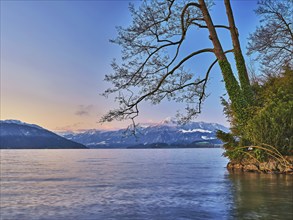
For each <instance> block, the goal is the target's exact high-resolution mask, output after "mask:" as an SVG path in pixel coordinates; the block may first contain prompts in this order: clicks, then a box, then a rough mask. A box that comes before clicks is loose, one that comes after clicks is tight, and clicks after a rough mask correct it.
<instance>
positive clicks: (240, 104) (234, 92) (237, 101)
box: [199, 0, 248, 126]
mask: <svg viewBox="0 0 293 220" xmlns="http://www.w3.org/2000/svg"><path fill="white" fill-rule="evenodd" d="M199 3H200V9H201V11H202V14H203V18H204V21H205V23H206V25H207V27H208V30H209V33H210V39H211V41H212V43H213V45H214V53H215V55H216V57H217V59H218V63H219V65H220V68H221V71H222V74H223V78H224V82H225V87H226V90H227V93H228V95H229V98H230V100H231V107H232V110H233V112H234V113H235V116H236V118H235V119H236V120H237V123H238V124H239V125H240V126H241V125H242V124H243V123H244V122H245V121H246V119H247V113H246V111H245V110H246V107H247V104H248V103H247V101H246V99H245V97H244V94H243V91H242V89H241V87H240V85H239V84H238V81H237V80H236V78H235V76H234V74H233V71H232V68H231V65H230V63H229V61H228V59H227V57H226V55H225V53H224V51H223V48H222V45H221V43H220V41H219V38H218V35H217V32H216V29H215V27H214V24H213V21H212V19H211V16H210V14H209V11H208V9H207V7H206V4H205V2H204V0H199ZM240 52H241V51H240Z"/></svg>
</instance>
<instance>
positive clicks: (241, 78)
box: [224, 0, 253, 103]
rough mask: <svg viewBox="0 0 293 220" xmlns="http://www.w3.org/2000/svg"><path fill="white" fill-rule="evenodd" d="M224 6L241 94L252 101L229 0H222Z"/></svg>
mask: <svg viewBox="0 0 293 220" xmlns="http://www.w3.org/2000/svg"><path fill="white" fill-rule="evenodd" d="M224 2H225V7H226V13H227V17H228V21H229V28H230V34H231V38H232V43H233V50H234V57H235V61H236V67H237V71H238V77H239V81H240V85H241V89H242V91H243V95H244V97H245V99H246V101H247V102H248V103H251V102H252V99H253V93H252V89H251V86H250V82H249V77H248V73H247V69H246V65H245V60H244V57H243V55H242V51H241V47H240V43H239V33H238V30H237V28H236V26H235V21H234V16H233V11H232V9H231V4H230V0H224Z"/></svg>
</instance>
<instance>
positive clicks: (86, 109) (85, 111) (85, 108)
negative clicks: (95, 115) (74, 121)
mask: <svg viewBox="0 0 293 220" xmlns="http://www.w3.org/2000/svg"><path fill="white" fill-rule="evenodd" d="M93 108H94V106H93V105H79V106H78V109H77V111H76V112H75V115H78V116H89V115H90V114H91V111H92V110H93Z"/></svg>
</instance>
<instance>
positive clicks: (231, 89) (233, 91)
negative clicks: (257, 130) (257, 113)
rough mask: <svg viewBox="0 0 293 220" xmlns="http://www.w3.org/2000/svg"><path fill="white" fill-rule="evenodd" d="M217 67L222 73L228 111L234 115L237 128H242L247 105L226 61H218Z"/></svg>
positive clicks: (245, 118)
mask: <svg viewBox="0 0 293 220" xmlns="http://www.w3.org/2000/svg"><path fill="white" fill-rule="evenodd" d="M219 65H220V67H221V70H222V72H223V77H224V81H225V85H226V90H227V92H228V95H229V98H230V100H231V105H230V107H229V108H230V111H231V112H233V114H234V116H235V117H234V120H236V121H237V125H238V126H243V125H244V124H245V121H246V120H247V116H248V115H247V112H246V111H245V109H246V107H247V106H248V103H247V101H246V99H245V96H244V94H243V92H242V90H241V88H240V86H239V84H238V82H237V80H236V78H235V77H234V75H233V73H232V69H231V66H230V63H229V62H228V61H227V60H220V61H219Z"/></svg>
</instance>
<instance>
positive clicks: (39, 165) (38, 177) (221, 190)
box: [0, 149, 293, 220]
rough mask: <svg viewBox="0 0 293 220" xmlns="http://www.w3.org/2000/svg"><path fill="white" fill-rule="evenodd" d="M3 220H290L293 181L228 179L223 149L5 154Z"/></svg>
mask: <svg viewBox="0 0 293 220" xmlns="http://www.w3.org/2000/svg"><path fill="white" fill-rule="evenodd" d="M0 153H1V192H0V193H1V195H0V196H1V200H0V206H1V218H0V219H1V220H2V219H3V220H4V219H15V220H18V219H23V220H33V219H38V220H39V219H44V220H49V219H50V220H51V219H52V220H59V219H60V220H61V219H66V220H67V219H68V220H71V219H78V220H83V219H85V220H91V219H102V220H104V219H105V220H108V219H117V220H144V219H147V220H148V219H151V220H152V219H154V220H156V219H157V220H180V219H182V220H187V219H217V220H220V219H291V217H292V215H293V214H292V191H293V189H292V178H293V176H277V175H258V174H250V173H246V174H245V175H243V174H229V173H228V172H227V170H226V169H225V165H226V163H227V160H226V159H225V158H223V157H221V154H222V150H221V149H149V150H142V149H140V150H135V149H128V150H126V149H125V150H121V149H120V150H119V149H117V150H2V151H0Z"/></svg>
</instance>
